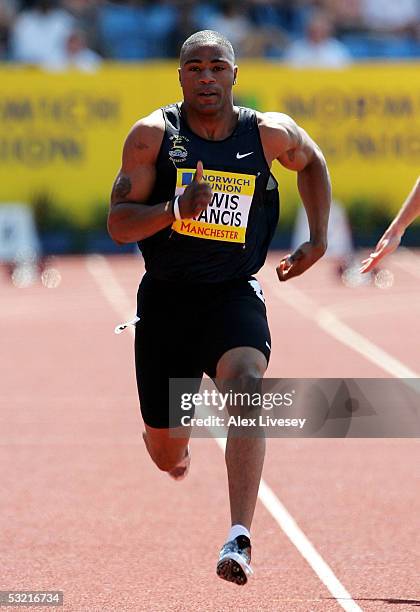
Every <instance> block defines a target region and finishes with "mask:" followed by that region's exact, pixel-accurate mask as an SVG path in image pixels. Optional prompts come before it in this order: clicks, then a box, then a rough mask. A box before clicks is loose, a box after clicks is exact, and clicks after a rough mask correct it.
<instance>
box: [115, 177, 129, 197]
mask: <svg viewBox="0 0 420 612" xmlns="http://www.w3.org/2000/svg"><path fill="white" fill-rule="evenodd" d="M130 191H131V181H130V179H129V178H128V176H119V177H118V178H117V179H116V181H115V183H114V187H113V189H112V197H113V198H116V199H117V200H120V199H123V198H125V197H126V196H128V194H129V193H130Z"/></svg>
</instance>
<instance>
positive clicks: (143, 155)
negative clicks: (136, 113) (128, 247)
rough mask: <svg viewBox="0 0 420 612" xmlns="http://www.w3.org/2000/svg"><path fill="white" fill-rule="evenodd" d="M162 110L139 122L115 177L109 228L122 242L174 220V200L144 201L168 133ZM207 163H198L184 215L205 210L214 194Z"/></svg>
mask: <svg viewBox="0 0 420 612" xmlns="http://www.w3.org/2000/svg"><path fill="white" fill-rule="evenodd" d="M164 129H165V128H164V123H163V118H162V113H161V112H160V111H157V112H155V113H152V115H149V117H146V118H145V119H142V120H140V121H139V122H137V123H136V124H135V125H134V127H133V128H132V130H131V132H130V133H129V135H128V136H127V139H126V141H125V144H124V149H123V156H122V166H121V169H120V171H119V173H118V175H117V178H116V179H115V182H114V185H113V188H112V193H111V207H110V210H109V214H108V232H109V234H110V236H111V238H112V239H113V240H115V242H117V243H118V244H125V243H129V242H137V241H138V240H144V239H145V238H148V237H149V236H152V235H153V234H156V233H157V232H159V231H160V230H162V229H164V228H165V227H168V226H169V225H171V224H172V222H173V221H174V219H175V217H174V213H173V202H172V201H168V202H161V203H158V204H155V205H153V206H150V205H147V204H144V203H143V202H147V200H148V199H149V198H150V195H151V193H152V190H153V187H154V185H155V181H156V180H158V177H157V176H156V174H157V173H156V160H157V156H158V153H159V149H160V146H161V144H162V139H163V135H164ZM202 175H203V166H202V163H201V162H198V164H197V171H196V176H195V180H194V181H193V182H192V183H191V184H190V185H189V186H188V187H187V189H185V191H184V193H183V194H182V196H180V198H179V203H178V204H179V214H180V217H181V218H183V219H185V218H192V217H194V216H195V215H197V214H199V213H200V212H201V211H202V210H204V209H205V208H206V207H207V206H208V204H209V202H210V200H211V197H212V192H211V189H210V186H209V185H208V184H207V183H204V182H201V178H202Z"/></svg>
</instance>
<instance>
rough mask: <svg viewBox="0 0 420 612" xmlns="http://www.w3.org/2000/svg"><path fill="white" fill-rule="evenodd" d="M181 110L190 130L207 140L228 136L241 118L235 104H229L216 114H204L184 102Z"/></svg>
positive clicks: (221, 138)
mask: <svg viewBox="0 0 420 612" xmlns="http://www.w3.org/2000/svg"><path fill="white" fill-rule="evenodd" d="M181 112H182V116H183V117H184V119H185V120H186V122H187V123H188V127H189V128H190V130H191V131H192V132H194V134H197V136H201V138H205V139H206V140H224V139H225V138H228V137H229V136H230V135H231V134H232V132H233V131H234V129H235V127H236V124H237V123H238V118H239V111H238V109H237V108H236V107H234V106H229V108H227V109H223V110H221V111H220V112H218V113H217V114H215V115H203V114H202V113H197V112H195V111H194V110H193V109H191V108H190V107H188V106H187V105H186V104H185V102H183V103H182V106H181Z"/></svg>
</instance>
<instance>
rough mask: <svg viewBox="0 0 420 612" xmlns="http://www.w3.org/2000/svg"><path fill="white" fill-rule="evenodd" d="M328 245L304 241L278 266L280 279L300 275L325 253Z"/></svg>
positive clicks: (284, 279) (285, 279)
mask: <svg viewBox="0 0 420 612" xmlns="http://www.w3.org/2000/svg"><path fill="white" fill-rule="evenodd" d="M325 250H326V247H325V246H323V245H315V244H312V243H311V242H304V243H303V244H301V245H300V247H298V248H297V249H296V251H294V252H293V253H291V254H289V255H286V257H283V259H282V260H281V261H280V263H279V265H278V267H277V268H276V271H277V276H278V277H279V280H280V281H287V280H289V278H293V277H294V276H299V274H302V273H303V272H305V270H307V269H308V268H310V267H311V266H312V265H313V264H314V263H315V262H316V261H318V259H320V258H321V257H322V256H323V255H324V253H325Z"/></svg>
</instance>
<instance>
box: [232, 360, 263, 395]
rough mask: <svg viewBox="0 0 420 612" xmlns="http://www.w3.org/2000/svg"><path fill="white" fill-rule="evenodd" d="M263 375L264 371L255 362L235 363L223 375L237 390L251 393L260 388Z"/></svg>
mask: <svg viewBox="0 0 420 612" xmlns="http://www.w3.org/2000/svg"><path fill="white" fill-rule="evenodd" d="M262 377H263V373H262V372H261V371H260V369H259V368H258V367H257V366H256V365H255V364H253V363H244V364H240V363H238V364H235V365H234V366H233V367H231V368H229V369H228V371H226V372H225V373H224V375H223V379H224V380H226V381H227V382H228V384H229V386H231V385H232V384H233V385H234V387H235V389H236V390H238V391H242V392H245V391H248V392H250V393H252V392H254V391H258V390H259V388H260V385H261V379H262Z"/></svg>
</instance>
